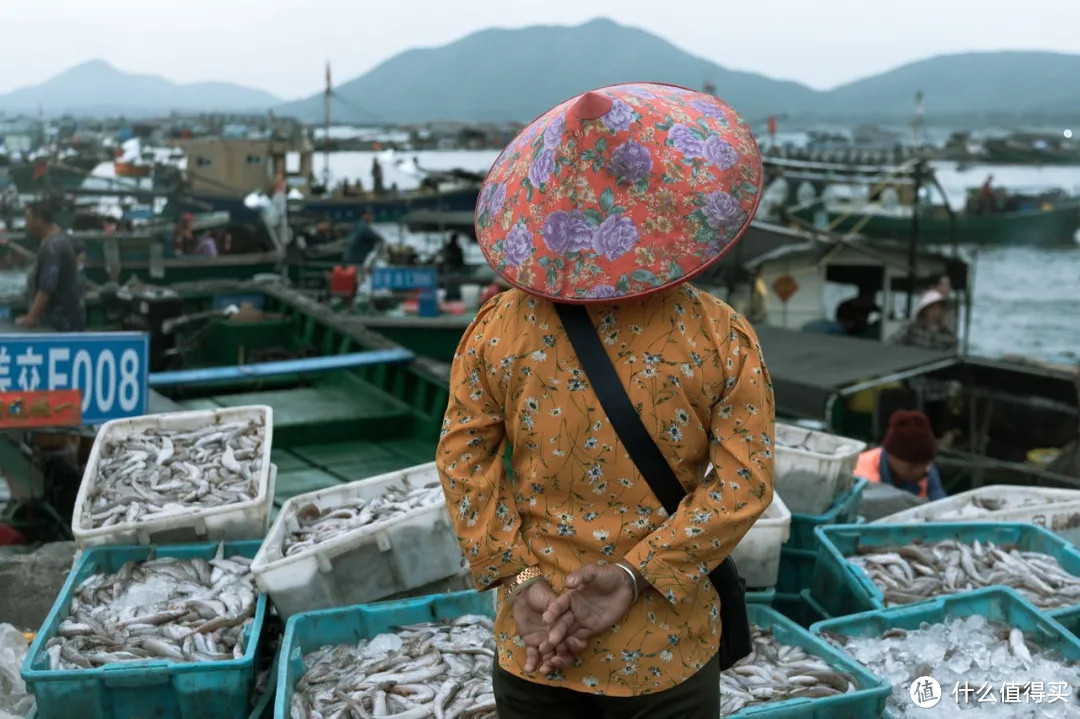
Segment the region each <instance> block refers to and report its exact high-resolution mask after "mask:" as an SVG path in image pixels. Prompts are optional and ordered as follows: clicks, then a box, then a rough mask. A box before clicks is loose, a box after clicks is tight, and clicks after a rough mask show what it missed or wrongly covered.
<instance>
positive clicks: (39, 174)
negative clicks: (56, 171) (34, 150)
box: [34, 160, 49, 182]
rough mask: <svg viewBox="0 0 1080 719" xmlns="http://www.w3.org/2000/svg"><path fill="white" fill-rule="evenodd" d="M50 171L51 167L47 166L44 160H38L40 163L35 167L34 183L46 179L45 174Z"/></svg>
mask: <svg viewBox="0 0 1080 719" xmlns="http://www.w3.org/2000/svg"><path fill="white" fill-rule="evenodd" d="M48 171H49V166H48V165H46V164H45V161H44V160H38V163H37V164H36V165H34V181H35V182H36V181H37V180H40V179H41V178H43V177H45V173H46V172H48Z"/></svg>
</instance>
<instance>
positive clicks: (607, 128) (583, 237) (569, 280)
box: [476, 83, 762, 302]
mask: <svg viewBox="0 0 1080 719" xmlns="http://www.w3.org/2000/svg"><path fill="white" fill-rule="evenodd" d="M761 185H762V170H761V155H760V153H759V151H758V147H757V143H756V142H755V141H754V137H753V135H752V134H751V132H750V129H749V128H748V127H747V126H746V123H745V121H744V120H743V119H742V117H740V116H739V114H738V113H736V112H735V111H734V110H733V109H732V108H731V107H729V106H728V105H727V104H726V103H724V102H723V101H722V100H719V99H717V98H715V97H712V96H710V95H705V94H702V93H698V92H694V91H692V90H686V89H684V88H679V87H675V86H671V85H659V84H651V83H638V84H628V85H615V86H612V87H606V88H602V89H600V90H595V91H592V92H589V93H585V94H584V95H581V96H579V97H576V98H573V99H571V100H568V101H567V102H564V103H562V104H561V105H558V106H557V107H555V108H553V109H552V110H549V111H548V112H546V113H545V114H544V115H542V116H541V117H539V118H538V119H536V120H535V121H533V122H532V123H531V124H530V125H529V126H528V127H526V128H525V129H524V130H523V131H522V132H521V134H520V135H518V136H517V138H515V139H514V141H513V142H511V143H510V144H509V145H508V146H507V147H506V149H504V150H503V152H502V154H501V155H499V158H498V159H497V160H496V161H495V164H494V165H492V167H491V170H490V171H489V172H488V175H487V179H486V180H485V182H484V185H483V187H482V188H481V191H480V199H479V201H478V203H477V206H476V229H477V238H478V240H479V243H480V247H481V249H482V250H483V251H484V255H485V257H486V258H487V261H488V263H489V264H490V265H491V266H492V267H493V268H494V269H495V271H496V272H498V273H499V274H500V275H502V276H503V277H504V278H505V279H506V280H507V282H509V283H511V284H512V285H514V286H516V287H519V288H521V289H523V290H525V291H526V292H529V293H532V294H534V295H540V296H542V297H548V298H550V299H553V300H561V301H569V302H602V301H611V300H615V299H621V298H626V297H633V296H638V295H643V294H648V293H650V292H655V291H657V290H659V289H662V288H665V287H668V286H671V285H674V284H677V283H679V282H683V281H685V280H687V279H689V278H690V277H692V276H694V275H695V274H697V273H699V272H701V271H702V270H703V269H705V268H706V267H708V266H709V265H710V264H711V263H713V262H715V261H716V260H717V259H718V258H719V257H720V256H721V255H722V254H723V253H724V252H726V251H727V250H728V249H730V248H731V247H732V245H734V243H735V241H736V240H737V239H738V238H739V236H740V235H741V234H742V233H743V231H744V230H745V229H746V227H747V226H748V225H749V224H750V220H751V218H752V217H753V215H754V212H755V210H756V209H757V205H758V200H759V198H760V197H761Z"/></svg>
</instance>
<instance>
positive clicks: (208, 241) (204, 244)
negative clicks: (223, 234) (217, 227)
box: [195, 232, 218, 257]
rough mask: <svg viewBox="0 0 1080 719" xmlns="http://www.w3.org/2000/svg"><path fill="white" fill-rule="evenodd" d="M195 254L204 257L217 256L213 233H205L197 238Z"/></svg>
mask: <svg viewBox="0 0 1080 719" xmlns="http://www.w3.org/2000/svg"><path fill="white" fill-rule="evenodd" d="M195 254H197V255H203V256H204V257H217V256H218V246H217V241H216V240H215V239H214V235H213V233H211V232H207V233H206V234H204V235H203V236H202V237H200V238H199V242H198V244H197V245H196V246H195Z"/></svg>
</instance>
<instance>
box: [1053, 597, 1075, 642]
mask: <svg viewBox="0 0 1080 719" xmlns="http://www.w3.org/2000/svg"><path fill="white" fill-rule="evenodd" d="M1047 614H1048V615H1049V616H1050V617H1051V618H1053V620H1054V621H1055V622H1057V623H1058V624H1060V625H1061V626H1063V627H1065V629H1066V630H1068V632H1069V634H1072V635H1073V636H1074V637H1080V605H1077V606H1075V607H1065V608H1064V609H1055V610H1053V611H1050V612H1047Z"/></svg>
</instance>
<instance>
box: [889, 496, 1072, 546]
mask: <svg viewBox="0 0 1080 719" xmlns="http://www.w3.org/2000/svg"><path fill="white" fill-rule="evenodd" d="M973 499H981V500H996V501H1000V502H1002V503H1003V506H1002V508H1001V509H998V510H987V509H982V508H980V507H975V506H973V505H972V504H971V501H972V500H973ZM915 522H1025V523H1029V524H1037V525H1039V526H1040V527H1045V528H1046V529H1048V530H1050V531H1051V532H1053V533H1055V534H1057V535H1060V536H1061V537H1064V538H1065V539H1067V540H1069V541H1070V542H1073V543H1077V542H1078V541H1080V490H1077V489H1048V488H1045V487H1017V486H1015V485H1009V484H997V485H991V486H988V487H979V488H978V489H972V490H969V491H967V492H962V493H960V494H956V495H953V496H952V497H946V498H945V499H939V500H937V501H936V502H927V503H926V504H924V505H921V506H919V507H912V508H911V509H905V510H903V511H901V512H896V513H895V514H890V515H889V516H887V517H882V518H880V519H878V520H876V521H875V522H873V523H874V524H901V523H903V524H907V523H915Z"/></svg>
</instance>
